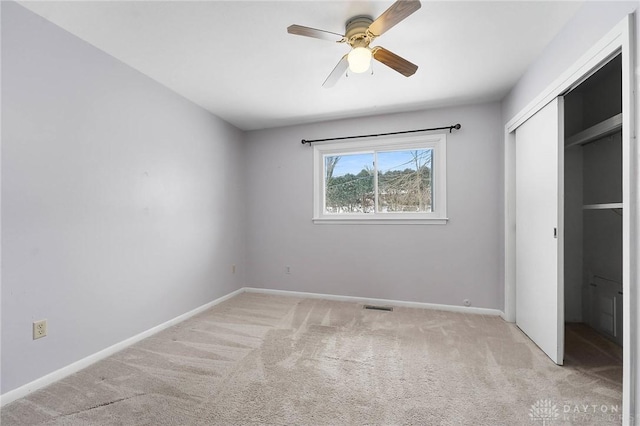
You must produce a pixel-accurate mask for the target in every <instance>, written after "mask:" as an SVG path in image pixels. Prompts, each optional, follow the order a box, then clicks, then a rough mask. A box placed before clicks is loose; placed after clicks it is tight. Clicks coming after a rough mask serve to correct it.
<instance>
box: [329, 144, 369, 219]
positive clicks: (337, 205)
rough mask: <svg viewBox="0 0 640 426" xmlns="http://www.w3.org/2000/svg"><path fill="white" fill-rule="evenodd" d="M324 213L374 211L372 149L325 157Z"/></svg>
mask: <svg viewBox="0 0 640 426" xmlns="http://www.w3.org/2000/svg"><path fill="white" fill-rule="evenodd" d="M324 170H325V206H324V210H325V213H342V214H344V213H373V212H374V203H375V201H374V195H373V173H374V171H373V153H368V154H347V155H336V156H329V155H327V156H325V157H324Z"/></svg>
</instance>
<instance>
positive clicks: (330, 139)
mask: <svg viewBox="0 0 640 426" xmlns="http://www.w3.org/2000/svg"><path fill="white" fill-rule="evenodd" d="M461 127H462V126H461V125H460V123H458V124H454V125H453V126H445V127H432V128H430V129H417V130H404V131H401V132H389V133H377V134H374V135H360V136H342V137H339V138H326V139H311V140H306V139H302V145H304V144H307V143H308V144H309V146H311V144H312V143H314V142H327V141H339V140H344V139H360V138H374V137H378V136H389V135H401V134H404V133H416V132H429V131H432V130H446V129H449V133H451V132H453V129H456V130H459V129H460V128H461Z"/></svg>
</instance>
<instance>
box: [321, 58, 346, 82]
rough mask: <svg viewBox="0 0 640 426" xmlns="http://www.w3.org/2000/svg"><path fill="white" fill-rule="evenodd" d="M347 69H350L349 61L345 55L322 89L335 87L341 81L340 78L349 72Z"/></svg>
mask: <svg viewBox="0 0 640 426" xmlns="http://www.w3.org/2000/svg"><path fill="white" fill-rule="evenodd" d="M347 68H349V62H348V61H347V55H344V56H343V57H342V59H340V62H338V65H336V67H335V68H334V69H333V71H331V74H329V77H327V79H326V80H325V81H324V83H322V87H324V88H325V89H328V88H330V87H333V86H334V85H335V84H336V83H337V82H338V80H340V77H342V76H343V75H344V73H346V72H347Z"/></svg>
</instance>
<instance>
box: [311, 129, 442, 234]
mask: <svg viewBox="0 0 640 426" xmlns="http://www.w3.org/2000/svg"><path fill="white" fill-rule="evenodd" d="M412 149H432V150H433V160H432V168H433V169H432V170H433V172H432V179H433V187H432V189H433V206H434V211H433V212H396V213H389V212H375V213H348V214H337V213H325V211H324V206H325V173H324V167H325V161H324V159H325V157H326V156H333V155H346V154H360V153H368V152H374V151H405V150H412ZM446 167H447V135H446V134H444V133H443V134H431V135H421V136H415V135H413V136H402V137H398V136H394V137H385V138H363V139H358V140H353V141H346V142H345V141H342V142H331V143H326V142H325V143H315V144H314V145H313V223H317V224H406V225H417V224H421V225H444V224H446V223H447V220H448V218H447V193H446V191H447V170H446Z"/></svg>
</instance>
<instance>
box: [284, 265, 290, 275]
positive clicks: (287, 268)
mask: <svg viewBox="0 0 640 426" xmlns="http://www.w3.org/2000/svg"><path fill="white" fill-rule="evenodd" d="M284 273H285V274H290V273H291V266H285V267H284Z"/></svg>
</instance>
